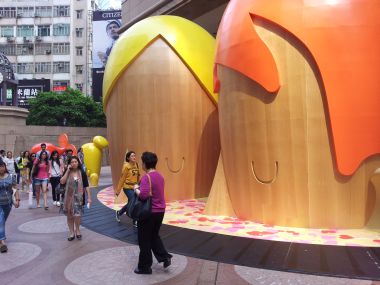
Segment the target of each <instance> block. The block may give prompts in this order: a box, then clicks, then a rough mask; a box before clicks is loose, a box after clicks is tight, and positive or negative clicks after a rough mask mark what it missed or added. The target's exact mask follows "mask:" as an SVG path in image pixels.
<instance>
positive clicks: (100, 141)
mask: <svg viewBox="0 0 380 285" xmlns="http://www.w3.org/2000/svg"><path fill="white" fill-rule="evenodd" d="M92 142H93V143H94V145H95V146H96V147H97V148H99V149H103V148H105V147H107V146H108V141H107V139H106V138H105V137H102V136H95V137H94V139H93V140H92Z"/></svg>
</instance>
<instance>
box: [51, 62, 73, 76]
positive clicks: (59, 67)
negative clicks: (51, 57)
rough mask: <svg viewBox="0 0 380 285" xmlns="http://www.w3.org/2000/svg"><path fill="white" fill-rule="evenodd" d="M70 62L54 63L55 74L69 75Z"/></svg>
mask: <svg viewBox="0 0 380 285" xmlns="http://www.w3.org/2000/svg"><path fill="white" fill-rule="evenodd" d="M69 72H70V62H68V61H56V62H53V73H69Z"/></svg>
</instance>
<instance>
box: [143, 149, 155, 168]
mask: <svg viewBox="0 0 380 285" xmlns="http://www.w3.org/2000/svg"><path fill="white" fill-rule="evenodd" d="M141 160H142V162H143V163H144V164H145V168H146V169H155V168H156V165H157V161H158V158H157V155H156V154H155V153H153V152H149V151H145V152H143V154H142V155H141Z"/></svg>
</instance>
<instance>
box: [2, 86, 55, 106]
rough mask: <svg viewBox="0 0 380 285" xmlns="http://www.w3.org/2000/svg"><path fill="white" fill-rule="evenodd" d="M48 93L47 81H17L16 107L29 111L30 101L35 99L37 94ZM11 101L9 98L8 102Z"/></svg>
mask: <svg viewBox="0 0 380 285" xmlns="http://www.w3.org/2000/svg"><path fill="white" fill-rule="evenodd" d="M48 91H50V80H49V79H30V80H28V79H24V80H19V81H18V85H17V100H18V106H19V107H22V108H27V109H29V100H30V99H32V98H36V96H37V94H38V93H40V92H48ZM7 97H8V96H7ZM7 99H8V98H7ZM11 101H12V99H11V98H10V99H9V102H11Z"/></svg>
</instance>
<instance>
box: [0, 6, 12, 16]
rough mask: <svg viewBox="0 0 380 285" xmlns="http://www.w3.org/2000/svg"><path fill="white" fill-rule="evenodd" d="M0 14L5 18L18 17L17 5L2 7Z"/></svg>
mask: <svg viewBox="0 0 380 285" xmlns="http://www.w3.org/2000/svg"><path fill="white" fill-rule="evenodd" d="M0 15H1V16H2V17H3V18H16V7H0Z"/></svg>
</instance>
